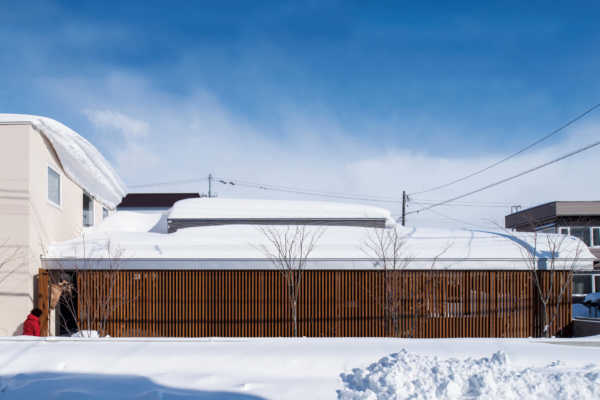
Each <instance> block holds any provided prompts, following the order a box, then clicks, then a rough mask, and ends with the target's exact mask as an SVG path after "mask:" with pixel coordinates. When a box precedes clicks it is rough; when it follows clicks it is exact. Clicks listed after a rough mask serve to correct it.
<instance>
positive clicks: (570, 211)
mask: <svg viewBox="0 0 600 400" xmlns="http://www.w3.org/2000/svg"><path fill="white" fill-rule="evenodd" d="M598 216H600V201H552V202H550V203H544V204H540V205H537V206H534V207H530V208H526V209H524V210H520V211H517V212H515V213H512V214H509V215H507V216H505V217H504V221H505V226H506V227H507V228H521V227H526V228H530V229H531V228H534V227H536V226H541V225H544V224H546V223H549V222H552V221H553V220H554V219H555V218H557V217H582V218H586V217H598Z"/></svg>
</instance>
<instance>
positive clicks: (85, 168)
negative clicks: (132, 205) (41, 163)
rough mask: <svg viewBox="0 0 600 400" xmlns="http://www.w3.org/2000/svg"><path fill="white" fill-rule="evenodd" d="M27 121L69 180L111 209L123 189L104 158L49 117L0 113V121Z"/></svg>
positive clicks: (72, 131) (91, 146)
mask: <svg viewBox="0 0 600 400" xmlns="http://www.w3.org/2000/svg"><path fill="white" fill-rule="evenodd" d="M10 122H15V123H23V122H27V123H30V124H31V125H32V126H33V127H34V128H35V129H36V130H38V131H39V132H40V133H41V134H42V135H44V136H45V137H46V138H47V139H48V141H49V142H50V143H51V144H52V146H53V147H54V150H55V151H56V154H57V155H58V158H59V160H60V163H61V165H62V167H63V169H64V171H65V173H66V174H67V176H68V177H69V178H71V180H73V181H74V182H75V183H76V184H78V185H79V186H81V187H82V188H83V189H85V190H86V191H87V192H88V193H89V194H91V195H92V196H93V197H95V198H96V199H98V200H99V201H100V202H101V203H103V204H105V205H107V206H108V207H110V208H115V207H116V206H117V204H119V203H120V202H121V199H122V198H123V196H125V194H126V193H127V188H126V187H125V184H124V183H123V181H122V180H121V178H120V177H119V176H118V175H117V173H116V172H115V170H114V169H113V168H112V167H111V166H110V164H109V163H108V161H106V159H105V158H104V157H103V156H102V154H100V152H99V151H98V150H97V149H96V148H95V147H94V146H93V145H92V144H91V143H90V142H88V141H87V140H85V139H84V138H83V137H81V136H80V135H79V134H78V133H77V132H75V131H74V130H72V129H70V128H69V127H67V126H65V125H63V124H61V123H60V122H58V121H55V120H53V119H51V118H46V117H39V116H36V115H21V114H0V123H10Z"/></svg>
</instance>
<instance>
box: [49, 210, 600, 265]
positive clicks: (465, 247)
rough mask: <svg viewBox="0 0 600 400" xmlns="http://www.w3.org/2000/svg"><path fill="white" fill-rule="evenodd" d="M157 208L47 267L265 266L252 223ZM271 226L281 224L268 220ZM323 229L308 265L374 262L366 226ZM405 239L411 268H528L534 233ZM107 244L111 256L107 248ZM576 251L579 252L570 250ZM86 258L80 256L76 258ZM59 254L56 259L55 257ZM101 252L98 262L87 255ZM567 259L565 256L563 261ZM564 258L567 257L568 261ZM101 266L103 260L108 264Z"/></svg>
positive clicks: (586, 259) (564, 249)
mask: <svg viewBox="0 0 600 400" xmlns="http://www.w3.org/2000/svg"><path fill="white" fill-rule="evenodd" d="M161 218H164V216H162V214H161V213H159V212H156V213H136V212H122V211H119V212H117V213H116V214H115V215H113V216H110V217H108V218H107V219H106V220H105V221H103V222H102V223H101V224H100V225H98V226H97V227H95V228H92V229H90V230H89V231H87V232H86V235H85V237H84V238H79V239H75V240H70V241H67V242H62V243H56V244H53V245H51V246H50V247H49V252H48V256H47V258H46V259H44V265H45V267H47V268H103V266H106V264H104V263H106V261H103V260H106V259H111V258H118V259H119V261H118V262H117V263H116V264H111V265H112V267H113V268H114V265H118V266H119V267H120V268H128V269H129V268H133V269H135V268H139V269H203V268H206V269H272V268H273V265H272V264H271V262H270V260H269V259H268V257H267V256H266V255H265V254H264V252H263V251H262V250H261V248H262V246H267V247H270V246H271V244H270V243H269V241H268V240H267V238H266V237H265V235H264V233H263V232H261V230H260V229H259V227H257V226H249V225H226V226H205V227H196V228H186V229H181V230H179V231H177V232H175V233H170V234H167V233H165V231H164V230H162V231H160V230H159V229H157V227H159V226H160V225H161V224H160V221H161ZM274 228H275V229H285V228H282V227H274ZM306 229H308V230H309V231H312V230H314V229H324V233H323V236H322V237H321V239H320V240H319V241H318V243H317V245H316V247H315V249H314V252H313V253H312V254H311V255H310V260H309V263H308V265H307V268H309V269H323V268H325V269H327V268H331V269H381V266H380V265H377V260H376V258H375V257H372V255H371V254H370V253H369V252H368V251H365V248H366V241H367V239H368V237H369V235H372V234H373V233H374V232H375V231H374V229H372V228H361V227H339V226H335V227H331V226H327V227H313V226H309V227H306ZM387 229H397V230H398V233H399V234H400V236H401V237H402V238H403V241H404V245H403V247H402V250H401V257H402V258H403V259H404V261H406V262H407V264H408V268H412V269H454V270H460V269H476V270H477V269H482V270H484V269H521V270H527V269H529V268H530V265H529V264H528V262H529V259H528V258H527V257H526V254H527V251H528V249H529V250H530V249H532V248H533V243H534V234H532V233H506V232H491V231H490V232H488V231H477V230H454V231H451V230H438V229H421V228H419V229H417V228H409V227H402V226H399V225H395V226H394V227H390V228H387ZM538 235H539V236H538V240H537V242H538V243H537V246H538V247H537V250H536V251H537V254H538V256H540V257H541V258H543V257H548V258H549V257H550V256H549V254H550V253H549V249H548V248H547V247H548V246H547V244H548V242H547V241H546V240H545V238H546V237H547V236H549V235H547V234H538ZM549 237H551V238H554V239H556V240H563V242H562V245H561V246H560V249H559V254H558V258H560V259H561V260H562V261H558V262H557V267H558V268H561V267H564V266H567V265H570V263H571V261H572V259H573V258H577V259H578V261H577V265H578V266H579V267H581V268H589V269H591V268H592V265H593V260H594V259H595V258H594V257H593V256H592V255H591V254H590V252H589V250H588V249H587V247H586V246H585V245H584V244H583V242H581V241H580V240H579V239H577V238H574V237H570V236H564V235H550V236H549ZM107 243H110V246H111V248H112V249H113V251H114V250H117V249H118V251H117V253H118V256H116V255H115V254H111V253H110V252H108V251H107ZM577 253H579V254H578V256H577ZM84 254H85V257H86V258H88V260H86V261H81V259H82V258H84ZM56 259H58V260H56ZM89 259H100V261H98V260H96V261H98V263H95V261H94V260H91V261H90V260H89ZM565 259H566V261H565ZM569 259H571V261H569ZM107 267H108V266H107Z"/></svg>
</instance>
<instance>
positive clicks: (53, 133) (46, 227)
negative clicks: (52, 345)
mask: <svg viewBox="0 0 600 400" xmlns="http://www.w3.org/2000/svg"><path fill="white" fill-rule="evenodd" d="M125 193H126V189H125V185H124V184H123V182H122V181H121V179H120V178H119V176H118V175H117V174H116V172H115V171H114V170H113V169H112V168H111V166H110V165H109V164H108V162H107V161H106V160H105V159H104V157H103V156H102V155H101V154H100V153H99V152H98V150H97V149H96V148H95V147H94V146H93V145H91V144H90V143H89V142H88V141H86V140H85V139H84V138H82V137H81V136H80V135H78V134H77V133H76V132H74V131H73V130H71V129H69V128H68V127H66V126H64V125H63V124H61V123H59V122H57V121H54V120H52V119H49V118H44V117H38V116H31V115H16V114H0V265H2V266H1V268H0V307H1V309H0V311H1V312H0V314H1V315H2V318H0V335H2V336H4V335H15V334H19V333H20V330H21V323H22V322H23V320H24V319H25V317H26V316H27V314H28V312H29V311H30V310H31V308H32V307H33V306H34V304H35V296H36V289H35V288H36V279H35V278H36V275H37V272H38V269H39V268H40V267H41V260H40V258H41V256H42V255H43V254H45V253H46V250H47V248H48V246H49V245H50V244H51V243H54V242H59V241H64V240H68V239H72V238H75V237H78V236H80V234H81V233H82V231H83V230H84V228H86V227H92V226H95V225H97V224H98V223H99V222H101V221H102V219H104V218H105V217H107V216H108V215H110V214H111V213H112V212H113V210H114V209H115V207H116V205H117V204H118V203H119V202H120V201H121V198H122V197H123V196H124V195H125Z"/></svg>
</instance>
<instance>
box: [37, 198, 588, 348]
mask: <svg viewBox="0 0 600 400" xmlns="http://www.w3.org/2000/svg"><path fill="white" fill-rule="evenodd" d="M165 219H166V223H165ZM298 229H302V232H306V233H307V235H311V234H314V235H316V236H314V237H317V240H315V243H314V244H315V247H314V250H313V251H312V252H311V253H310V254H309V255H308V256H307V258H306V260H305V263H303V264H302V266H303V269H304V274H303V275H302V284H301V285H300V286H299V288H298V298H297V301H298V309H297V312H298V314H297V319H298V321H297V323H298V333H299V335H302V336H404V337H458V336H462V337H465V336H488V337H494V336H520V337H527V336H536V335H539V334H540V332H541V330H542V329H543V325H544V323H543V318H542V314H543V313H542V311H541V305H540V301H539V298H538V290H537V287H536V281H537V282H539V286H540V287H541V288H542V290H543V291H547V292H548V293H551V306H552V307H551V308H552V310H555V309H557V310H559V312H558V314H557V316H556V318H555V319H554V320H553V322H552V324H551V327H550V330H551V333H552V334H560V333H561V332H564V331H565V329H567V328H568V325H569V323H570V321H571V278H572V271H573V270H581V269H591V268H592V263H593V260H594V257H593V255H592V254H591V253H590V252H589V250H588V248H587V247H586V246H585V245H584V244H583V243H582V242H581V240H579V239H578V238H575V237H571V236H565V235H557V234H546V233H528V232H525V233H511V232H493V231H484V230H455V231H449V230H438V229H417V228H410V227H402V226H399V225H398V224H396V223H395V221H394V219H393V218H392V216H391V214H390V212H389V211H388V210H385V209H382V208H378V207H370V206H363V205H353V204H340V203H332V202H305V201H302V202H300V201H298V202H296V201H277V200H242V199H222V198H192V199H185V200H181V201H178V202H176V203H175V204H174V205H173V207H172V209H171V210H170V212H169V213H168V214H167V215H165V214H164V213H163V212H156V213H152V212H144V213H137V212H129V211H119V212H117V213H116V214H115V215H112V216H110V217H109V218H107V219H106V220H105V221H103V223H102V224H100V225H98V226H96V227H94V228H93V229H89V230H87V231H86V234H85V236H83V237H80V238H77V239H73V240H68V241H64V242H60V243H55V244H53V245H52V246H50V247H49V252H48V253H47V255H45V256H44V257H43V259H42V267H43V269H42V270H41V272H40V276H41V277H42V276H43V277H44V279H45V282H46V285H47V286H48V287H50V286H52V285H58V284H59V283H62V284H63V285H65V286H69V287H70V288H71V290H72V291H73V292H72V293H75V295H73V294H71V295H69V294H68V293H65V292H63V294H62V296H61V299H62V300H61V302H59V305H58V310H59V314H61V315H63V317H64V315H65V314H68V313H71V314H72V315H73V318H72V319H71V320H68V318H63V319H61V318H57V320H58V321H59V323H61V324H62V325H63V326H62V327H63V330H62V332H63V333H65V334H67V333H69V331H70V330H73V329H75V328H77V329H82V328H85V329H97V330H101V331H103V333H105V334H109V335H111V336H287V335H290V334H291V332H292V326H291V325H292V324H291V318H292V317H290V312H289V309H290V299H289V296H288V294H289V292H288V283H289V282H288V281H287V280H286V277H285V275H284V274H283V273H282V271H284V268H283V266H282V263H281V258H279V259H278V258H277V257H275V258H273V257H272V253H273V252H274V249H275V246H276V245H275V244H274V243H273V240H272V236H271V237H270V236H269V235H268V233H269V232H271V233H276V234H277V235H281V236H279V237H280V238H282V237H284V236H285V235H286V232H287V233H289V232H294V231H295V230H298ZM378 238H379V239H380V240H383V241H384V242H385V243H388V244H389V243H390V242H389V240H390V239H394V238H396V242H395V243H396V245H397V247H398V249H399V250H398V251H396V252H391V253H390V251H389V249H390V247H385V246H384V248H385V249H386V250H384V251H383V252H377V251H373V248H374V247H373V246H372V245H373V244H374V243H375V244H376V242H377V240H378ZM270 239H271V240H270ZM552 243H554V245H552ZM287 245H290V243H289V242H288V243H287V244H285V245H283V247H284V248H287V247H286V246H287ZM293 246H294V245H293V244H292V245H290V246H288V247H290V248H291V247H293ZM375 247H376V246H375ZM289 253H290V254H297V253H294V252H293V251H291V250H290V252H289ZM292 258H293V257H292ZM297 258H298V257H296V261H298V260H297ZM285 261H286V262H292V261H293V260H292V261H290V260H287V259H286V260H285ZM292 263H293V262H292ZM294 265H295V266H297V265H298V264H294ZM563 289H564V291H563ZM50 292H51V291H50V290H46V291H44V292H43V293H42V292H41V294H42V296H41V298H40V306H41V307H42V308H44V309H45V310H47V309H48V308H49V305H50V303H52V302H53V300H54V302H55V301H56V299H52V294H51V293H50ZM559 293H560V294H559ZM69 302H70V304H69ZM61 304H62V305H61ZM98 310H104V312H101V311H98ZM106 310H109V311H106ZM69 324H70V325H69Z"/></svg>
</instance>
